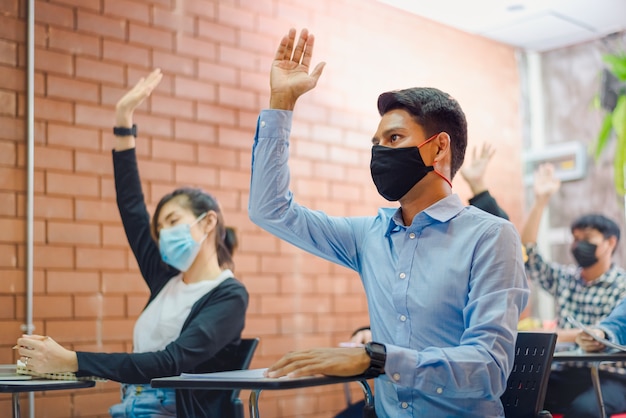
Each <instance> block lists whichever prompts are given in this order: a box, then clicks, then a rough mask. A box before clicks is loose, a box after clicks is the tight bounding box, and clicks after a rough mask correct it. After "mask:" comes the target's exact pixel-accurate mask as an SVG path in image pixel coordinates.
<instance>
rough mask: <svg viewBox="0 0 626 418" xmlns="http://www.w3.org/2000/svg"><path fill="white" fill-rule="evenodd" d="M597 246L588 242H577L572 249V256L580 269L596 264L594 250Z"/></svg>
mask: <svg viewBox="0 0 626 418" xmlns="http://www.w3.org/2000/svg"><path fill="white" fill-rule="evenodd" d="M597 248H598V246H597V245H596V244H592V243H590V242H589V241H578V242H576V243H575V244H574V246H573V247H572V255H573V256H574V258H575V259H576V262H577V263H578V265H579V266H580V267H582V268H587V267H591V266H593V265H594V264H596V263H597V262H598V257H596V249H597Z"/></svg>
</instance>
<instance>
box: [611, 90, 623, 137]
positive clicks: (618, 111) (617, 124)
mask: <svg viewBox="0 0 626 418" xmlns="http://www.w3.org/2000/svg"><path fill="white" fill-rule="evenodd" d="M612 118H613V120H612V124H613V129H614V130H615V133H616V134H617V136H618V137H623V136H624V134H626V96H624V95H622V96H620V97H619V98H618V99H617V104H616V105H615V109H613V116H612Z"/></svg>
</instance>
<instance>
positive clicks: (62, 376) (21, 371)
mask: <svg viewBox="0 0 626 418" xmlns="http://www.w3.org/2000/svg"><path fill="white" fill-rule="evenodd" d="M15 372H16V373H17V374H18V375H28V376H33V377H39V378H41V379H51V380H95V381H98V382H106V380H107V379H103V378H101V377H96V376H80V377H77V376H76V374H75V373H71V372H65V373H37V372H34V371H32V370H28V369H27V368H26V366H25V365H24V363H23V362H22V360H19V359H18V360H17V367H16V369H15Z"/></svg>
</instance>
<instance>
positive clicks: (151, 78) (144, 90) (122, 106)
mask: <svg viewBox="0 0 626 418" xmlns="http://www.w3.org/2000/svg"><path fill="white" fill-rule="evenodd" d="M162 78H163V74H162V73H161V70H160V69H159V68H157V69H156V70H154V71H152V72H151V73H150V74H149V75H148V76H147V77H145V78H141V79H140V80H139V81H138V82H137V84H135V86H134V87H133V88H132V89H130V90H129V91H128V93H126V94H125V95H124V96H123V97H122V98H121V99H120V100H119V101H118V102H117V105H116V106H115V113H116V119H117V123H116V124H117V126H125V127H129V128H130V127H131V126H132V116H133V112H134V111H135V109H136V108H137V106H139V105H140V104H141V103H143V101H144V100H145V99H146V97H148V96H150V94H151V93H152V90H154V89H155V87H156V86H157V85H158V84H159V82H160V81H161V79H162Z"/></svg>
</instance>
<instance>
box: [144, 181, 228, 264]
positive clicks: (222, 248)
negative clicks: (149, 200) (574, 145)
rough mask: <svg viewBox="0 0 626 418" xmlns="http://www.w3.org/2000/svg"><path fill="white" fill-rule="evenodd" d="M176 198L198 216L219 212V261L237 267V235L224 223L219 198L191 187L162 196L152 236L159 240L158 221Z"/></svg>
mask: <svg viewBox="0 0 626 418" xmlns="http://www.w3.org/2000/svg"><path fill="white" fill-rule="evenodd" d="M174 199H176V201H177V202H178V203H179V204H180V205H181V206H182V207H183V208H186V209H189V210H190V211H191V212H192V213H193V214H194V215H195V216H196V217H198V216H200V215H202V214H203V213H206V212H209V211H213V212H215V213H216V214H217V225H216V226H215V248H216V249H217V262H218V263H219V265H220V267H222V268H229V269H231V270H234V269H235V264H234V263H233V252H234V250H235V248H236V247H237V235H236V234H235V230H234V229H233V228H230V227H226V226H225V225H224V217H223V216H222V211H221V210H220V207H219V205H218V203H217V200H216V199H215V198H214V197H213V196H211V195H210V194H208V193H206V192H204V191H202V190H201V189H195V188H191V187H182V188H180V189H176V190H174V191H173V192H171V193H168V194H166V195H165V196H163V197H162V198H161V200H160V201H159V203H158V204H157V206H156V209H155V210H154V215H152V236H153V237H154V239H155V240H156V241H158V240H159V231H158V230H157V223H158V219H159V214H160V213H161V209H162V208H163V205H165V204H166V203H167V202H169V201H171V200H174Z"/></svg>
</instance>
